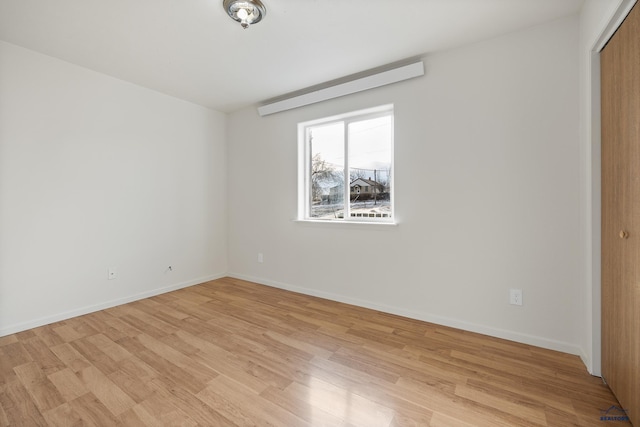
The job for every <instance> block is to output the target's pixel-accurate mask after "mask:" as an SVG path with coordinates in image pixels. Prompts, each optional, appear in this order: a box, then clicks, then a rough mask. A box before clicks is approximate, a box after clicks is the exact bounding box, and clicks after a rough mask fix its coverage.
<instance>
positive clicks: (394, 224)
mask: <svg viewBox="0 0 640 427" xmlns="http://www.w3.org/2000/svg"><path fill="white" fill-rule="evenodd" d="M293 222H296V223H298V224H301V225H310V226H323V225H325V224H326V225H328V226H330V227H335V226H338V227H341V226H342V227H382V228H387V227H397V226H398V223H397V222H376V221H335V220H314V219H294V220H293Z"/></svg>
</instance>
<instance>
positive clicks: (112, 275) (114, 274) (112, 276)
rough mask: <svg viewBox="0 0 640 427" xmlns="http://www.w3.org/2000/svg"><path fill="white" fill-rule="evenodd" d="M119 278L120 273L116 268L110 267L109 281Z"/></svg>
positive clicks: (108, 272)
mask: <svg viewBox="0 0 640 427" xmlns="http://www.w3.org/2000/svg"><path fill="white" fill-rule="evenodd" d="M116 277H118V271H117V270H116V268H115V267H109V268H108V269H107V280H113V279H115V278H116Z"/></svg>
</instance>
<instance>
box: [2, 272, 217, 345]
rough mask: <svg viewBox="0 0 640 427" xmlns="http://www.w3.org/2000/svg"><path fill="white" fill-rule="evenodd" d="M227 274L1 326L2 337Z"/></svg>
mask: <svg viewBox="0 0 640 427" xmlns="http://www.w3.org/2000/svg"><path fill="white" fill-rule="evenodd" d="M226 276H227V275H226V274H215V275H211V276H205V277H199V278H197V279H193V280H188V281H186V282H181V283H176V284H173V285H169V286H165V287H162V288H157V289H152V290H150V291H146V292H141V293H138V294H134V295H129V296H126V297H123V298H117V299H114V300H111V301H107V302H103V303H100V304H93V305H88V306H85V307H81V308H77V309H75V310H69V311H64V312H62V313H57V314H54V315H52V316H45V317H40V318H38V319H33V320H29V321H27V322H22V323H16V324H14V325H10V326H7V327H3V328H0V337H3V336H5V335H11V334H15V333H17V332H22V331H26V330H27V329H32V328H37V327H39V326H44V325H48V324H50V323H54V322H59V321H61V320H67V319H71V318H72V317H77V316H82V315H85V314H89V313H93V312H96V311H100V310H104V309H107V308H111V307H115V306H117V305H122V304H126V303H129V302H133V301H138V300H141V299H144V298H149V297H153V296H156V295H160V294H164V293H167V292H171V291H175V290H178V289H182V288H187V287H189V286H193V285H198V284H200V283H204V282H208V281H210V280H215V279H220V278H222V277H226Z"/></svg>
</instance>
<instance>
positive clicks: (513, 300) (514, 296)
mask: <svg viewBox="0 0 640 427" xmlns="http://www.w3.org/2000/svg"><path fill="white" fill-rule="evenodd" d="M509 304H513V305H522V289H509Z"/></svg>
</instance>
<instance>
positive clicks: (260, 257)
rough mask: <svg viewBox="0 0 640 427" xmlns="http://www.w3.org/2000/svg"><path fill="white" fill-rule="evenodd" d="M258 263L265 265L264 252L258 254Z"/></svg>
mask: <svg viewBox="0 0 640 427" xmlns="http://www.w3.org/2000/svg"><path fill="white" fill-rule="evenodd" d="M258 262H259V263H263V262H264V256H263V255H262V252H260V253H259V254H258Z"/></svg>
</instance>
